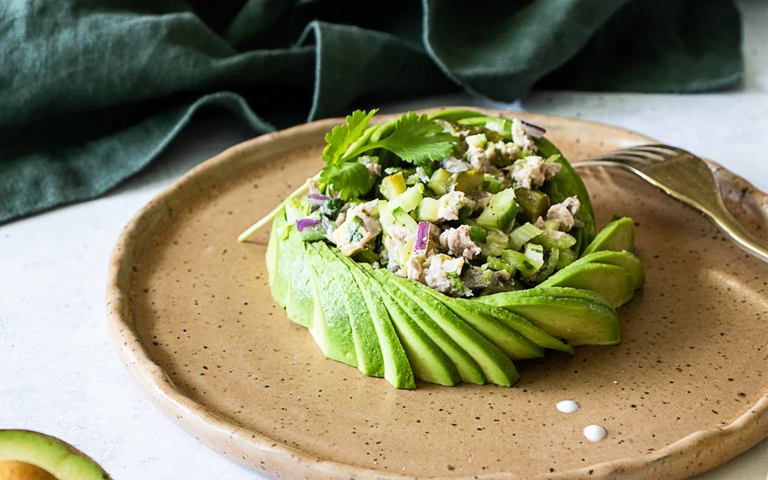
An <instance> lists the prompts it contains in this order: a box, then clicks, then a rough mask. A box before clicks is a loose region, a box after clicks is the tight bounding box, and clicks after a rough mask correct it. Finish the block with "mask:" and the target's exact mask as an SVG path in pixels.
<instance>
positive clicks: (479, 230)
mask: <svg viewBox="0 0 768 480" xmlns="http://www.w3.org/2000/svg"><path fill="white" fill-rule="evenodd" d="M469 238H470V239H471V240H472V241H473V242H475V243H485V241H486V240H487V239H488V232H487V231H486V230H485V229H484V228H483V227H475V226H471V227H469Z"/></svg>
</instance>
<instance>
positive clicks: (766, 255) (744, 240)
mask: <svg viewBox="0 0 768 480" xmlns="http://www.w3.org/2000/svg"><path fill="white" fill-rule="evenodd" d="M720 207H721V208H718V210H720V211H718V212H712V211H710V210H709V209H707V210H705V211H704V213H705V215H707V216H708V217H709V219H710V220H712V222H713V223H714V224H715V225H717V227H718V228H719V229H720V230H721V231H722V232H723V233H725V234H726V235H728V236H729V237H731V238H732V239H733V240H734V241H735V242H736V244H737V245H738V246H740V247H741V248H742V249H744V250H746V251H747V252H749V253H751V254H752V255H754V256H756V257H758V258H759V259H760V260H762V261H764V262H768V242H766V241H764V240H762V239H760V238H758V237H757V236H755V235H754V234H753V233H752V232H750V231H749V230H747V229H746V228H744V226H743V225H742V224H741V223H739V222H738V220H736V219H735V218H733V215H731V213H730V212H729V211H728V210H727V209H726V208H725V205H724V204H723V205H721V206H720Z"/></svg>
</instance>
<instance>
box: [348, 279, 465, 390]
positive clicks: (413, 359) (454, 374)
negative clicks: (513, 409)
mask: <svg viewBox="0 0 768 480" xmlns="http://www.w3.org/2000/svg"><path fill="white" fill-rule="evenodd" d="M356 265H357V268H358V269H360V271H363V268H365V267H363V266H360V265H359V264H356ZM365 273H366V274H367V275H369V276H368V277H367V279H368V280H369V282H368V284H369V286H370V287H371V288H370V290H369V292H370V293H371V296H372V297H373V298H378V299H379V300H380V301H382V302H384V305H385V306H386V308H387V312H388V313H389V316H390V318H391V320H392V325H393V326H394V327H395V331H396V332H397V336H398V338H399V339H400V343H401V344H402V346H403V350H405V354H406V355H407V357H408V361H409V362H410V365H411V369H412V371H413V375H414V376H415V377H416V378H418V379H420V380H424V381H425V382H430V383H437V384H439V385H446V386H449V387H450V386H453V385H456V384H457V383H459V382H460V381H461V374H459V370H458V369H457V368H456V365H455V364H454V363H453V361H452V360H451V358H450V357H448V355H446V354H445V352H443V350H442V349H441V348H440V347H439V346H438V345H437V344H436V343H435V342H434V341H433V340H432V339H431V338H430V337H429V335H427V334H426V333H425V332H424V331H423V330H422V329H421V327H420V326H419V325H418V324H417V323H416V322H415V321H414V320H413V319H412V318H411V317H410V316H409V315H408V313H407V312H405V311H404V310H403V309H402V308H401V307H400V305H399V304H398V303H397V301H395V299H394V298H392V297H391V296H390V295H389V294H388V293H387V292H385V291H384V289H383V288H382V286H381V284H379V283H378V281H377V280H376V279H375V278H372V275H373V270H372V269H371V268H370V267H369V268H367V269H365Z"/></svg>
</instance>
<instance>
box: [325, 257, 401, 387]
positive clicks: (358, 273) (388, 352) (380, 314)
mask: <svg viewBox="0 0 768 480" xmlns="http://www.w3.org/2000/svg"><path fill="white" fill-rule="evenodd" d="M334 253H335V254H336V256H337V257H338V258H339V259H340V260H341V261H342V262H343V263H344V264H345V265H346V267H347V268H348V269H349V272H350V273H351V274H352V277H353V278H354V280H355V284H356V285H357V287H358V288H359V289H360V292H361V293H362V294H363V298H364V299H365V303H366V305H367V306H368V311H369V313H370V315H371V319H372V320H373V325H374V327H375V329H376V335H377V336H378V339H379V343H380V345H381V355H382V358H383V360H384V378H386V379H387V381H389V383H391V384H392V386H394V387H395V388H416V384H415V383H414V377H413V371H412V370H411V365H410V363H409V362H408V356H407V355H406V353H405V350H404V349H403V346H402V344H401V343H400V339H399V338H398V336H397V332H396V331H395V327H394V325H393V324H392V320H391V319H390V317H389V312H388V310H387V306H386V304H385V303H384V300H383V299H382V298H381V295H378V294H377V293H376V292H377V290H376V285H373V283H375V282H373V280H371V279H370V278H368V276H367V275H366V274H365V273H364V272H363V271H362V270H361V269H360V268H359V267H358V266H357V264H356V263H355V262H353V261H352V260H350V259H349V258H348V257H345V256H344V255H342V254H341V253H340V252H338V251H336V252H334Z"/></svg>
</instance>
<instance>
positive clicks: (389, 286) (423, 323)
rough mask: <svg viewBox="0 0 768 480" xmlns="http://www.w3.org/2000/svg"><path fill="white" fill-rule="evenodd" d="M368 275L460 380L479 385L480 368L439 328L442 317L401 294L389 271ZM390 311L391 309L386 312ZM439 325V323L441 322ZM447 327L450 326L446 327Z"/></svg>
mask: <svg viewBox="0 0 768 480" xmlns="http://www.w3.org/2000/svg"><path fill="white" fill-rule="evenodd" d="M371 275H372V277H373V278H374V279H375V280H376V281H378V282H379V285H381V287H382V288H383V289H384V291H385V292H387V294H388V295H389V296H390V298H391V299H393V300H394V301H395V302H396V303H397V304H398V305H399V306H400V308H401V309H402V310H403V311H404V312H405V313H406V314H407V315H408V316H409V317H410V318H411V319H412V320H413V321H415V322H416V323H417V324H418V325H419V327H420V328H421V329H422V330H423V331H424V332H425V333H426V334H427V335H429V337H430V338H431V339H432V340H433V341H434V342H435V343H436V344H437V345H438V347H440V349H442V351H443V352H444V353H445V354H446V355H448V357H449V358H450V359H451V361H452V362H453V364H454V365H456V368H457V369H458V371H459V374H461V379H462V380H463V381H465V382H468V383H475V384H478V385H482V384H484V383H485V381H486V377H485V374H484V373H483V370H482V368H481V367H480V365H478V363H477V362H476V361H475V359H474V358H472V356H471V355H470V354H469V353H467V351H465V350H464V349H463V348H462V347H461V346H460V345H459V344H458V343H457V342H456V339H454V338H453V337H452V336H451V335H450V334H448V333H447V332H446V331H445V330H444V329H443V327H446V326H447V323H446V322H443V321H442V320H443V319H437V320H436V319H434V318H433V317H432V316H431V315H429V313H427V312H426V311H424V309H423V308H422V307H421V306H420V305H419V304H418V303H417V302H416V301H415V300H413V299H412V298H411V297H410V296H408V295H406V294H404V293H403V291H402V290H400V289H399V288H397V286H396V285H394V284H393V283H392V278H391V276H393V275H394V274H393V273H392V272H390V271H389V270H385V269H381V268H380V269H378V270H371ZM390 313H391V312H390ZM449 321H450V320H449ZM441 324H442V325H441ZM448 328H450V327H448Z"/></svg>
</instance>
